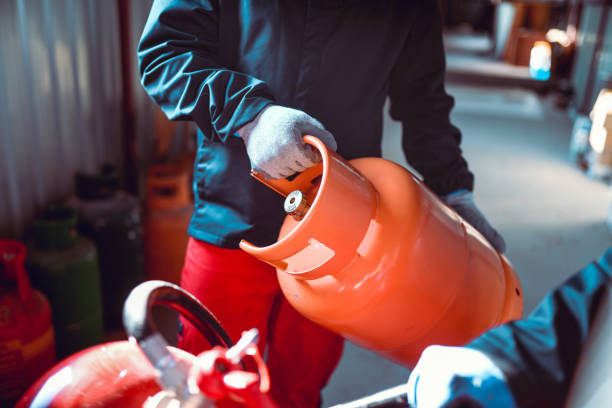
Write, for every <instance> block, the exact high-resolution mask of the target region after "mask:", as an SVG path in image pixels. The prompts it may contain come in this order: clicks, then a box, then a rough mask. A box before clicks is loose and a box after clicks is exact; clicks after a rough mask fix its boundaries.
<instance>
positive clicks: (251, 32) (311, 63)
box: [138, 0, 504, 407]
mask: <svg viewBox="0 0 612 408" xmlns="http://www.w3.org/2000/svg"><path fill="white" fill-rule="evenodd" d="M138 57H139V61H140V72H141V78H142V83H143V85H144V87H145V89H146V90H147V92H148V93H149V95H150V96H151V97H152V98H153V99H154V100H155V101H156V102H157V103H158V104H159V106H160V107H161V108H162V109H163V111H164V112H165V113H166V115H167V116H168V117H169V118H170V119H178V120H193V121H194V122H195V123H196V124H197V126H198V128H199V135H198V152H197V158H196V164H195V168H194V172H195V174H194V176H195V177H194V192H195V198H196V199H195V210H194V215H193V218H192V221H191V225H190V227H189V230H188V233H189V235H190V236H191V239H190V243H189V247H188V250H187V255H186V259H185V266H184V269H183V273H182V277H181V285H182V286H183V287H184V288H185V289H187V290H188V291H190V292H191V293H193V294H195V295H196V296H197V297H198V298H200V299H201V300H202V301H203V302H204V303H205V304H206V305H207V306H208V307H209V308H210V309H211V310H212V312H213V313H214V314H215V315H217V316H218V317H219V319H220V320H221V322H222V323H223V324H224V325H225V326H226V328H227V330H228V332H229V334H230V335H231V336H232V337H233V338H234V339H237V338H238V337H239V335H240V333H241V331H242V330H244V329H246V328H251V327H257V328H258V329H259V331H260V333H261V335H262V340H261V347H262V349H263V348H264V347H267V350H268V361H267V362H268V366H269V369H270V373H271V377H272V390H271V392H272V395H273V396H274V397H275V398H276V400H277V401H278V403H279V405H280V406H282V407H315V406H317V405H318V404H319V403H320V396H319V391H320V389H321V388H322V387H324V386H325V384H326V383H327V380H328V377H329V375H330V374H331V372H332V371H333V369H334V367H335V366H336V364H337V362H338V360H339V358H340V355H341V351H342V339H340V338H338V337H337V336H336V335H334V334H332V333H329V332H327V331H326V330H324V329H322V328H320V327H318V326H316V325H315V324H313V323H311V322H309V321H307V320H305V319H304V318H302V317H301V316H300V315H298V314H297V313H296V312H295V311H294V310H293V309H292V308H291V307H290V306H289V305H288V303H287V302H286V301H284V299H283V298H282V295H281V292H280V290H279V287H278V284H277V282H276V277H275V273H274V271H273V269H272V268H271V267H270V266H268V265H266V264H263V263H261V262H258V261H256V260H255V259H253V258H252V257H250V256H248V255H246V254H245V253H243V252H241V251H239V250H237V245H238V242H239V241H240V240H241V239H246V240H248V241H250V242H252V243H254V244H256V245H259V246H262V245H268V244H270V243H272V242H274V241H275V239H276V237H277V233H278V231H279V228H280V225H281V222H282V219H283V214H284V212H283V210H282V202H281V199H280V196H278V195H277V194H276V193H274V192H273V191H271V190H270V189H268V188H267V187H265V186H263V185H262V184H260V183H259V182H257V181H255V180H253V179H252V178H251V177H250V176H249V173H250V170H251V168H253V169H255V170H259V171H261V172H263V173H264V174H265V175H266V176H267V177H269V178H282V177H287V176H289V175H291V174H293V173H294V172H296V171H301V170H304V169H305V168H307V167H309V166H311V165H313V164H314V163H316V162H317V161H318V160H320V158H319V157H317V154H316V153H313V151H312V150H311V149H310V148H309V147H308V146H306V145H305V144H304V143H303V142H302V135H304V134H312V135H314V136H316V137H318V138H320V139H321V140H322V141H323V142H324V143H325V144H326V145H327V146H328V147H330V148H332V149H334V150H336V149H337V151H338V153H339V154H340V155H342V156H343V157H344V158H346V159H353V158H357V157H365V156H380V155H381V137H382V118H383V116H382V114H383V112H382V108H383V104H384V102H385V100H386V99H387V97H389V98H390V100H391V108H390V113H391V116H392V117H393V118H394V119H396V120H399V121H401V122H402V124H403V139H402V145H403V149H404V152H405V155H406V158H407V160H408V162H409V163H410V164H411V165H412V166H413V167H414V168H416V169H417V170H418V171H419V172H420V173H421V175H422V176H423V178H424V182H425V183H426V184H427V185H428V186H429V187H430V188H431V189H432V190H433V191H434V192H435V193H437V194H438V195H439V196H441V197H443V198H444V199H445V200H446V202H447V203H448V204H449V205H451V206H452V207H453V208H455V210H456V211H457V212H458V213H459V214H460V215H462V216H463V217H464V218H465V219H466V220H467V221H468V222H470V223H471V224H472V225H473V226H474V227H476V229H478V230H479V231H480V232H481V233H482V234H483V235H484V236H485V237H486V238H487V239H488V240H489V241H490V242H491V243H492V244H493V246H495V247H496V248H497V249H498V250H501V251H503V249H504V241H503V239H502V238H501V236H500V235H499V234H498V233H497V232H496V231H495V230H494V229H493V228H492V227H491V226H490V225H489V223H488V222H487V220H486V219H485V218H484V216H483V215H482V214H481V213H480V211H479V210H478V208H477V207H476V205H475V204H474V201H473V198H472V192H471V190H472V188H473V176H472V174H471V173H470V171H469V170H468V167H467V164H466V161H465V160H464V159H463V157H462V155H461V150H460V148H459V144H460V140H461V134H460V132H459V131H458V130H457V129H456V128H455V127H454V126H453V125H452V124H451V123H450V120H449V112H450V110H451V108H452V105H453V99H452V98H451V97H450V96H448V95H447V94H446V92H445V90H444V69H445V66H444V50H443V45H442V36H441V24H440V16H439V10H438V8H437V2H436V1H432V0H419V1H416V0H415V1H405V0H389V1H383V2H372V1H365V0H354V1H344V0H282V1H281V0H251V1H248V0H244V1H222V0H216V1H215V0H155V1H154V3H153V7H152V9H151V12H150V15H149V19H148V21H147V24H146V26H145V29H144V32H143V35H142V38H141V41H140V44H139V47H138ZM184 324H185V326H184V328H183V332H182V335H181V336H180V344H179V346H180V347H182V348H185V349H187V350H189V351H191V352H194V353H195V352H198V351H201V350H202V349H203V348H205V347H206V345H205V344H203V342H202V340H201V339H200V338H199V337H198V336H197V334H196V333H195V330H194V328H193V327H192V326H190V325H189V324H187V323H185V322H184Z"/></svg>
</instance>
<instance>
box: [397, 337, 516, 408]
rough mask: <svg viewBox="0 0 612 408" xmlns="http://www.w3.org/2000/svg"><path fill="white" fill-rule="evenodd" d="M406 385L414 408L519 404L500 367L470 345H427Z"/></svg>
mask: <svg viewBox="0 0 612 408" xmlns="http://www.w3.org/2000/svg"><path fill="white" fill-rule="evenodd" d="M407 388H408V395H407V397H408V403H409V404H410V406H411V407H413V408H439V407H447V408H451V407H494V408H516V407H517V405H516V402H515V401H514V398H513V397H512V393H511V392H510V389H509V388H508V385H507V383H506V380H505V377H504V374H503V373H502V372H501V370H500V369H499V368H498V367H497V366H496V365H495V364H494V363H493V362H492V361H491V360H490V359H489V358H488V357H487V356H486V355H485V354H483V353H481V352H480V351H478V350H474V349H470V348H464V347H446V346H429V347H427V348H426V349H425V350H424V351H423V354H421V358H420V359H419V362H418V363H417V365H416V367H415V368H414V370H412V372H411V373H410V378H409V379H408V386H407Z"/></svg>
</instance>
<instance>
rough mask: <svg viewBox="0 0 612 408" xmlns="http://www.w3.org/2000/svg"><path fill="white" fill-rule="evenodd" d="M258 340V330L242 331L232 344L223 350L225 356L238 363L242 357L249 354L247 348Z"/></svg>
mask: <svg viewBox="0 0 612 408" xmlns="http://www.w3.org/2000/svg"><path fill="white" fill-rule="evenodd" d="M258 341H259V331H258V330H257V329H251V330H249V331H246V332H244V333H242V337H240V340H238V343H236V344H235V345H234V346H232V347H231V348H230V349H229V350H227V351H226V352H225V358H227V359H228V360H229V361H231V362H232V363H234V364H239V363H240V360H242V357H244V356H245V355H246V354H249V350H250V349H251V348H252V347H254V346H255V345H256V344H257V342H258Z"/></svg>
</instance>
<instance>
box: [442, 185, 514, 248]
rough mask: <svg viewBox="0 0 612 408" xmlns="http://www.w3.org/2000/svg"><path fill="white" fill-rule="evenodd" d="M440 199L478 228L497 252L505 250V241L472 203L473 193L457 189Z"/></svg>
mask: <svg viewBox="0 0 612 408" xmlns="http://www.w3.org/2000/svg"><path fill="white" fill-rule="evenodd" d="M442 200H443V201H444V202H445V203H446V204H447V205H448V206H450V207H451V208H452V209H453V210H455V211H456V212H457V214H459V215H460V216H461V217H463V219H464V220H466V221H467V222H468V223H470V225H471V226H472V227H474V228H476V229H477V230H478V232H480V233H481V234H482V235H484V237H485V238H486V239H487V240H488V241H489V242H490V243H491V245H493V247H494V248H495V249H497V250H498V251H499V252H502V253H503V252H504V251H505V250H506V242H505V241H504V239H503V238H502V236H501V235H499V232H497V231H496V230H495V228H493V227H492V226H491V224H489V221H487V219H486V218H485V216H484V215H483V214H482V213H481V212H480V210H479V209H478V207H476V203H474V194H473V193H472V192H471V191H468V190H459V191H455V192H454V193H450V194H449V195H447V196H444V197H442Z"/></svg>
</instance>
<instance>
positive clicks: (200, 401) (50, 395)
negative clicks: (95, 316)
mask: <svg viewBox="0 0 612 408" xmlns="http://www.w3.org/2000/svg"><path fill="white" fill-rule="evenodd" d="M159 305H165V306H170V307H172V308H174V309H175V310H180V311H181V312H182V313H183V315H184V316H185V317H186V318H187V319H188V320H189V321H190V322H191V323H193V324H194V326H195V327H197V328H198V329H199V330H200V332H201V333H202V335H203V336H204V337H205V338H206V339H207V340H208V342H209V343H210V344H211V345H213V346H214V347H213V348H212V349H211V350H208V351H205V352H203V353H202V354H200V355H199V356H197V357H196V356H194V355H192V354H189V353H187V352H185V351H181V350H179V349H176V348H174V347H170V346H168V344H167V343H166V341H165V340H164V338H163V337H162V336H160V334H159V333H158V332H157V330H156V327H155V325H154V324H153V319H152V315H151V313H150V312H151V310H152V308H153V307H154V306H159ZM123 322H124V326H125V330H126V333H127V334H128V336H129V338H130V340H129V341H119V342H112V343H106V344H102V345H99V346H94V347H91V348H89V349H87V350H84V351H81V352H79V353H76V354H73V355H72V356H70V357H68V358H67V359H65V360H63V361H62V362H60V363H59V364H57V365H56V366H55V367H53V368H52V369H51V370H49V371H48V372H47V373H46V374H45V375H43V376H42V377H41V378H40V379H39V380H38V381H37V382H36V383H35V384H34V385H32V387H31V388H30V389H29V390H28V391H27V392H26V393H25V394H24V395H23V397H22V398H21V399H20V400H19V402H18V403H17V405H16V407H17V408H34V407H36V408H40V407H46V408H81V407H97V408H117V407H121V408H132V407H134V408H135V407H138V408H140V407H145V408H169V407H175V408H181V407H189V408H207V407H219V408H237V407H249V408H278V407H276V405H275V404H274V402H273V401H272V400H271V398H270V396H269V395H268V394H267V391H268V389H269V386H270V383H269V377H268V374H267V369H266V367H265V364H264V363H263V359H262V358H261V356H260V354H259V352H258V349H257V345H256V342H257V337H258V336H257V332H256V330H254V331H253V330H250V331H248V332H245V333H244V334H243V337H242V338H241V339H240V341H238V343H236V344H235V345H233V344H232V343H231V340H230V339H229V336H228V335H227V333H226V332H225V331H224V330H223V327H222V326H221V324H220V323H219V322H218V321H217V319H216V318H215V317H214V316H213V315H212V314H211V313H210V312H209V311H208V310H207V309H206V308H205V307H204V306H202V304H201V303H200V302H199V301H198V300H197V299H195V298H194V297H193V296H191V295H190V294H188V293H187V292H185V291H183V290H182V289H180V288H179V287H177V286H176V285H172V284H170V283H167V282H161V281H149V282H145V283H142V284H141V285H139V286H137V287H136V288H135V289H134V290H133V291H132V292H131V294H130V296H129V297H128V299H127V301H126V303H125V308H124V313H123ZM247 367H248V369H247Z"/></svg>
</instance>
